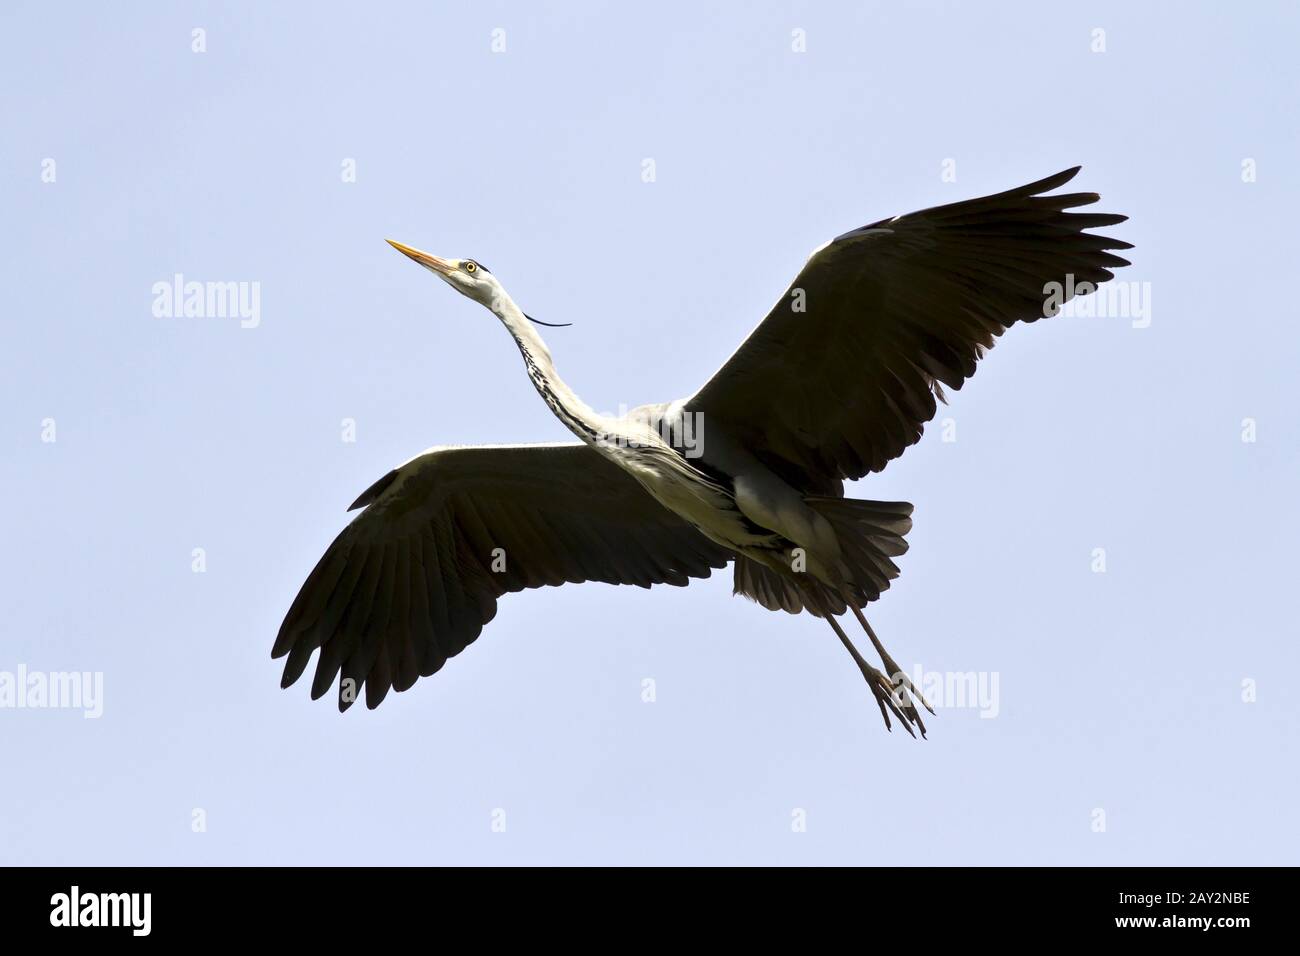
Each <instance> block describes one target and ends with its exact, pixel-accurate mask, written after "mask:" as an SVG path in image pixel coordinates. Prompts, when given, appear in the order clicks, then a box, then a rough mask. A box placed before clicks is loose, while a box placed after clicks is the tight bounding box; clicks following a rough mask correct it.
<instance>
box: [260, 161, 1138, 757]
mask: <svg viewBox="0 0 1300 956" xmlns="http://www.w3.org/2000/svg"><path fill="white" fill-rule="evenodd" d="M1078 170H1079V168H1078V167H1075V168H1073V169H1069V170H1066V171H1064V172H1061V173H1057V174H1056V175H1055V176H1049V177H1048V178H1046V179H1043V180H1040V181H1038V182H1035V183H1030V184H1029V185H1027V186H1022V187H1020V188H1018V189H1012V190H1009V191H1007V192H1003V193H998V194H996V195H992V196H985V197H983V198H981V199H973V200H969V201H967V202H959V203H954V204H951V205H946V206H938V207H935V208H932V209H925V210H922V211H920V212H914V213H911V214H909V215H905V216H896V217H894V218H892V219H882V220H880V221H879V222H874V223H872V224H870V225H868V226H863V227H862V228H860V229H854V230H852V231H850V232H846V233H844V234H843V235H841V236H838V237H836V238H835V239H832V240H831V241H830V242H828V243H826V244H825V245H823V246H822V247H820V248H819V249H817V250H816V251H815V252H813V254H812V255H811V256H810V257H809V259H808V261H807V262H806V263H805V264H804V266H803V269H802V270H801V271H800V272H799V274H798V275H797V276H796V277H795V279H794V281H793V283H791V285H790V288H789V289H788V290H787V292H786V294H784V295H782V296H781V298H780V299H779V300H778V302H777V304H776V305H775V306H773V308H772V310H771V312H769V313H768V315H767V317H766V318H764V319H763V321H762V322H760V323H759V325H758V327H757V328H756V329H755V330H754V331H753V333H751V334H750V336H749V338H748V339H746V340H745V341H744V343H743V344H742V345H741V346H740V348H739V349H738V350H737V351H736V353H735V354H734V355H732V356H731V358H729V359H727V361H726V362H725V363H724V364H723V366H722V368H720V369H719V370H718V372H717V373H716V374H715V375H714V376H713V377H712V378H711V379H709V381H707V382H706V383H705V384H704V385H703V387H702V388H700V389H699V391H697V392H696V393H695V394H694V395H691V396H690V397H689V398H685V399H680V400H678V401H674V402H667V403H664V404H659V405H647V406H643V407H641V408H638V409H634V410H633V411H632V412H630V413H629V414H627V415H625V416H622V417H611V416H606V415H602V414H599V413H597V412H595V411H594V410H592V408H591V407H590V406H588V405H587V404H585V403H584V402H583V401H582V400H581V399H580V398H579V397H578V396H577V395H576V394H574V392H573V390H572V389H570V388H569V386H568V385H567V384H565V382H564V380H563V379H562V378H560V376H559V375H558V374H557V372H556V370H555V364H554V362H553V361H552V360H551V353H550V350H549V349H548V348H547V347H546V343H545V342H543V341H542V337H541V335H540V334H539V333H538V332H537V330H536V329H535V328H534V323H535V320H532V319H531V318H530V317H529V316H528V315H526V314H525V313H524V312H523V310H522V309H520V307H519V306H518V305H517V304H516V303H515V301H514V299H512V298H511V297H510V295H509V294H508V293H507V292H506V290H505V288H504V287H503V286H502V284H501V282H500V281H499V280H498V279H497V278H496V277H495V276H494V275H493V274H492V273H491V272H489V271H488V269H487V268H486V267H485V266H483V265H482V264H481V263H479V262H476V261H474V260H472V259H442V258H439V257H438V256H434V255H430V254H428V253H426V252H421V251H420V250H418V249H413V248H411V247H409V246H405V245H402V244H401V243H398V242H392V240H389V241H390V243H391V244H392V245H393V247H394V248H396V249H397V250H398V251H399V252H401V253H403V254H404V255H406V256H408V257H409V258H411V259H412V260H414V261H415V262H417V263H418V264H420V265H421V266H423V267H424V268H426V269H428V270H429V271H430V272H432V273H433V274H434V275H436V276H438V277H439V278H440V279H442V280H443V281H444V282H446V283H447V284H448V285H449V286H451V287H452V288H453V289H455V290H456V291H457V292H459V293H461V294H462V295H465V296H468V297H469V298H471V299H473V300H474V301H476V302H478V303H480V304H482V305H484V306H486V307H487V308H488V309H489V310H490V311H491V312H492V313H493V314H494V315H496V317H497V318H498V319H500V320H501V323H502V324H503V325H504V326H505V328H506V330H507V331H508V332H509V333H510V335H511V336H512V337H513V339H514V341H515V344H516V345H517V346H518V347H519V352H520V355H521V356H522V357H523V361H524V367H525V369H526V370H527V372H528V377H529V378H530V379H531V380H532V383H533V385H534V386H535V387H536V389H537V392H538V394H540V395H541V397H542V400H543V401H544V402H546V404H547V406H548V407H549V408H550V409H551V411H552V412H554V413H555V416H556V417H557V418H559V419H560V421H561V422H563V423H564V425H565V427H566V428H568V429H569V430H570V431H571V432H573V434H574V435H576V436H577V438H578V439H579V440H578V441H577V442H569V443H567V444H542V445H482V446H469V447H435V448H430V449H429V450H428V451H425V452H422V453H421V454H419V455H416V456H415V457H414V458H412V459H411V460H410V461H408V462H406V463H405V464H402V465H399V466H398V467H396V468H394V469H393V470H391V471H390V472H388V474H386V475H384V476H383V477H382V478H380V479H379V480H378V481H377V482H375V483H374V484H373V485H371V486H370V487H369V488H367V489H366V490H365V491H364V492H363V493H362V494H361V496H360V497H359V498H357V500H356V501H355V502H353V504H352V506H351V508H349V510H354V509H357V508H364V509H365V510H364V511H362V512H361V514H360V515H358V516H357V517H356V519H355V520H353V521H352V523H351V524H349V525H348V526H347V527H346V528H344V529H343V531H342V532H341V533H340V534H339V536H338V537H337V538H336V539H335V540H334V542H333V544H331V545H330V547H329V549H328V550H327V551H326V552H325V554H324V556H323V557H322V558H321V559H320V561H319V563H317V565H316V567H315V569H314V570H313V571H312V572H311V574H310V575H309V576H308V578H307V580H306V582H305V583H304V584H303V586H302V588H301V590H300V591H299V592H298V596H297V598H296V599H295V600H294V602H293V604H292V606H291V607H290V608H289V611H288V614H287V615H286V616H285V619H284V623H283V625H282V626H281V628H280V632H279V635H278V637H277V638H276V641H275V646H274V648H273V651H272V656H273V657H276V658H279V657H282V656H285V655H288V659H287V661H286V662H285V666H284V676H283V680H282V681H281V685H282V686H284V687H288V686H289V685H290V684H292V683H294V682H295V681H296V680H297V679H298V678H299V677H300V676H301V675H302V674H303V672H304V670H305V669H306V667H307V664H308V662H309V660H310V658H311V656H312V654H313V652H315V651H317V650H319V652H320V653H319V657H318V659H317V662H316V670H315V676H314V677H313V679H312V685H311V696H312V698H313V699H315V698H318V697H321V696H322V695H324V694H325V693H326V692H327V691H328V690H329V689H330V687H331V686H333V684H334V682H335V679H336V678H340V675H341V678H340V679H339V689H338V704H339V709H340V710H346V709H347V708H348V707H349V706H350V705H351V704H352V703H353V702H354V701H355V700H357V699H358V697H359V694H360V691H361V689H362V688H363V687H364V691H365V698H366V704H367V706H369V707H371V708H373V707H376V706H378V705H379V703H380V702H381V701H382V700H383V699H384V697H385V696H386V695H387V694H388V691H389V690H390V689H392V690H397V691H404V690H406V689H408V688H409V687H411V685H413V684H414V683H415V682H416V680H417V679H419V678H420V677H428V676H430V675H431V674H433V673H435V672H436V671H437V670H438V669H439V668H441V667H442V666H443V664H444V663H446V661H447V659H448V658H451V657H454V656H456V655H457V654H459V653H460V652H461V651H462V650H464V649H465V647H466V646H467V645H469V644H470V643H472V642H473V641H474V639H475V638H477V637H478V636H479V633H480V632H481V631H482V629H483V627H484V625H486V624H487V623H488V622H489V621H490V620H491V619H492V617H493V616H494V615H495V613H496V607H497V600H498V599H499V598H500V597H501V596H502V595H504V594H506V593H507V592H510V591H520V590H523V589H524V588H536V587H542V586H546V585H552V586H553V585H560V584H565V583H577V582H580V581H604V582H606V583H608V584H635V585H638V586H640V587H646V588H648V587H650V586H651V585H653V584H673V585H678V586H681V585H685V584H688V583H689V582H690V580H691V579H692V578H704V577H708V576H709V574H710V572H711V571H712V570H713V569H715V568H717V569H720V568H724V567H726V565H728V564H732V565H733V566H734V572H733V574H734V592H735V593H736V594H742V595H744V596H745V597H747V598H750V599H752V600H754V601H756V602H758V603H759V604H761V605H762V606H763V607H765V608H767V609H769V610H773V611H775V610H783V611H787V612H789V613H791V614H797V613H799V612H802V611H806V612H808V613H809V614H812V615H813V616H815V617H820V618H824V619H825V620H826V622H827V624H829V626H830V627H831V629H832V630H834V632H835V635H836V636H837V637H838V638H839V640H840V641H841V642H842V643H843V645H844V646H845V648H847V650H848V652H849V654H851V655H852V657H853V660H854V662H855V663H856V664H857V666H858V668H859V669H860V670H861V672H862V675H863V677H865V678H866V682H867V685H868V686H869V687H870V689H871V693H872V694H873V695H874V697H875V700H876V702H877V704H878V705H879V707H880V713H881V715H882V717H883V718H884V722H885V726H886V727H887V728H888V727H890V715H891V714H892V715H893V716H894V717H895V718H896V719H897V720H898V721H899V722H900V723H901V724H902V726H903V727H904V728H905V729H906V730H907V731H908V732H909V733H912V734H913V736H915V734H914V732H913V726H915V727H916V729H917V730H919V731H920V732H921V733H922V734H924V733H925V725H924V724H923V723H922V721H921V717H920V713H919V710H918V708H917V702H920V703H921V704H923V705H924V706H926V707H927V708H928V707H929V705H928V703H926V702H925V701H924V699H923V698H922V697H921V695H920V694H919V693H918V692H917V690H916V688H915V687H914V686H912V685H911V683H910V682H909V681H908V679H907V677H906V675H905V674H904V673H903V672H902V670H901V669H900V668H899V667H898V665H897V664H896V663H895V662H894V660H893V658H891V657H890V655H889V654H888V652H887V651H886V650H885V648H884V646H883V645H882V644H881V642H880V640H879V638H878V637H877V636H876V634H875V632H874V631H873V630H872V628H871V626H870V624H869V623H868V622H867V619H866V616H865V615H864V613H863V608H865V607H866V605H867V604H868V603H869V602H871V601H874V600H875V599H877V598H878V597H880V595H881V593H882V592H883V591H884V590H885V589H886V588H888V587H889V583H890V581H892V580H893V579H894V578H895V577H897V576H898V567H897V565H896V564H895V563H894V559H895V558H897V557H898V556H899V555H901V554H903V552H904V551H906V550H907V542H906V541H905V540H904V538H905V535H906V534H907V532H908V531H909V530H910V529H911V525H912V520H911V513H912V506H911V505H910V504H908V503H906V502H901V501H864V500H857V499H852V498H845V497H844V485H843V483H844V482H845V481H851V480H853V479H857V478H861V477H863V476H864V475H867V474H870V473H872V472H878V471H880V470H882V469H883V468H884V467H885V466H886V465H887V464H888V463H889V462H890V461H891V460H892V459H894V458H896V457H898V456H899V455H900V454H902V452H903V451H904V450H905V449H906V448H907V447H908V446H910V445H913V444H915V443H916V442H917V441H918V440H919V439H920V437H921V432H922V428H923V426H924V424H925V423H926V422H928V421H930V419H931V418H933V417H934V414H935V410H936V401H945V400H946V399H945V396H944V393H943V388H944V387H945V386H946V387H948V388H952V389H959V388H961V386H962V383H963V382H965V381H966V379H968V378H969V377H970V376H971V375H973V374H974V372H975V365H976V362H977V361H978V359H979V358H980V357H981V356H983V354H984V352H985V351H986V350H987V349H989V348H990V347H992V345H993V342H994V339H995V338H996V337H997V336H999V335H1001V334H1002V333H1003V332H1004V331H1005V330H1006V329H1008V328H1010V327H1011V326H1012V325H1013V324H1015V323H1016V322H1033V321H1035V320H1036V319H1039V318H1041V317H1044V316H1047V315H1053V314H1055V312H1056V311H1058V309H1059V305H1060V302H1061V301H1064V298H1066V297H1068V296H1069V295H1072V294H1075V293H1078V294H1084V293H1087V292H1090V291H1092V290H1094V289H1095V288H1096V285H1097V283H1100V282H1104V281H1105V280H1107V279H1110V278H1111V277H1112V273H1111V271H1110V270H1111V269H1113V268H1116V267H1118V266H1125V265H1128V262H1127V261H1126V260H1125V259H1122V258H1120V257H1119V256H1117V255H1114V254H1113V253H1112V252H1110V251H1108V250H1112V249H1128V248H1131V245H1130V244H1129V243H1126V242H1121V241H1119V240H1116V239H1110V238H1107V237H1105V236H1101V235H1097V234H1095V233H1092V232H1088V231H1087V230H1089V229H1092V228H1095V227H1099V226H1110V225H1114V224H1116V223H1120V222H1123V221H1124V219H1125V218H1126V217H1124V216H1118V215H1105V214H1099V213H1072V212H1067V211H1066V210H1068V209H1072V208H1075V207H1079V206H1085V205H1088V204H1090V203H1093V202H1096V201H1097V199H1098V198H1099V197H1098V196H1097V194H1096V193H1063V194H1056V195H1045V194H1046V193H1049V192H1050V191H1052V190H1054V189H1057V188H1058V187H1060V186H1063V185H1064V184H1065V183H1067V182H1069V181H1070V180H1071V179H1073V178H1074V176H1075V174H1076V173H1077V172H1078ZM1052 283H1059V284H1060V285H1059V286H1058V288H1062V287H1063V288H1064V290H1065V294H1064V296H1062V295H1060V294H1059V293H1058V294H1056V296H1055V299H1053V298H1052V296H1049V295H1048V289H1049V288H1051V284H1052ZM537 324H545V323H537ZM846 611H847V612H850V613H851V615H852V616H853V617H854V618H856V620H857V623H858V624H859V625H860V626H861V628H862V629H863V630H864V631H865V632H866V635H867V637H868V638H869V639H870V641H871V644H872V645H873V646H874V649H875V652H876V654H877V655H879V657H880V660H881V663H882V664H883V666H884V670H883V671H882V670H880V669H878V668H876V667H874V666H873V665H872V664H871V663H869V662H868V661H867V660H866V659H865V658H864V657H863V656H862V654H861V653H859V651H858V649H857V648H856V647H855V646H854V644H853V642H852V641H851V640H850V639H849V636H848V634H846V633H845V630H844V628H843V627H842V626H841V625H840V622H839V620H838V618H839V617H840V616H841V615H843V614H845V613H846ZM931 713H933V711H932V710H931Z"/></svg>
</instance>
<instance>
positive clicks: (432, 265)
mask: <svg viewBox="0 0 1300 956" xmlns="http://www.w3.org/2000/svg"><path fill="white" fill-rule="evenodd" d="M384 241H385V242H387V243H388V244H389V245H390V246H392V247H393V248H394V249H396V250H397V251H398V252H400V253H401V254H402V255H404V256H407V257H408V258H410V259H414V260H415V261H416V262H418V263H419V264H420V265H422V266H425V267H426V268H429V269H432V270H433V271H434V272H439V273H441V274H442V275H451V274H452V273H453V272H455V271H456V265H455V263H452V262H448V261H447V260H446V259H440V258H438V257H437V256H434V255H430V254H429V253H427V252H421V251H420V250H419V249H413V248H411V247H410V246H407V245H403V244H402V243H400V242H394V241H393V240H392V239H385V240H384Z"/></svg>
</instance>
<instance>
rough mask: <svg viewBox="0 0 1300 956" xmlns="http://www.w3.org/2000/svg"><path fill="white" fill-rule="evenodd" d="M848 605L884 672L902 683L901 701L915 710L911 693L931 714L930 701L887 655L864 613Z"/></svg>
mask: <svg viewBox="0 0 1300 956" xmlns="http://www.w3.org/2000/svg"><path fill="white" fill-rule="evenodd" d="M849 607H850V608H851V609H852V610H853V614H854V616H855V617H856V618H857V619H858V623H859V624H861V625H862V629H863V630H864V631H866V632H867V637H869V638H871V643H872V645H873V646H874V647H875V648H876V653H877V654H879V655H880V662H881V663H882V664H884V665H885V673H886V674H888V675H889V676H890V678H891V679H892V680H893V681H894V683H896V684H900V685H902V687H903V692H902V695H901V697H902V701H901V702H902V703H905V704H906V705H907V706H911V707H912V709H913V710H915V709H916V708H915V706H913V705H912V704H911V701H910V699H909V698H908V696H907V695H908V694H911V695H912V696H913V697H915V698H916V699H917V700H919V701H920V702H921V705H922V706H923V707H925V709H926V710H928V711H929V712H930V713H931V714H933V713H934V708H933V707H931V706H930V702H929V701H928V700H926V699H925V696H924V695H923V694H922V693H921V692H920V691H919V690H917V689H916V685H915V684H913V683H912V679H911V678H910V677H908V676H907V673H906V672H905V671H904V670H903V669H902V668H901V667H899V666H898V664H897V663H896V662H895V661H894V659H893V658H892V657H890V656H889V651H887V650H885V645H884V644H882V643H880V638H878V637H876V632H875V631H874V630H872V627H871V625H870V624H868V623H867V618H866V615H865V614H863V613H862V610H861V609H860V608H858V607H856V606H854V605H852V604H850V605H849ZM917 723H918V724H919V723H920V721H919V720H918V721H917ZM924 735H925V734H924V728H922V736H924Z"/></svg>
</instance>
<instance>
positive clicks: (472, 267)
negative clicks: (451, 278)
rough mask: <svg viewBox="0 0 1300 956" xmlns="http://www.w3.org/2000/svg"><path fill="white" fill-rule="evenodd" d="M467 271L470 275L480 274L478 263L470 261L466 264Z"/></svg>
mask: <svg viewBox="0 0 1300 956" xmlns="http://www.w3.org/2000/svg"><path fill="white" fill-rule="evenodd" d="M465 271H466V272H469V273H474V272H478V263H477V262H475V261H474V260H473V259H470V260H469V261H467V262H466V263H465Z"/></svg>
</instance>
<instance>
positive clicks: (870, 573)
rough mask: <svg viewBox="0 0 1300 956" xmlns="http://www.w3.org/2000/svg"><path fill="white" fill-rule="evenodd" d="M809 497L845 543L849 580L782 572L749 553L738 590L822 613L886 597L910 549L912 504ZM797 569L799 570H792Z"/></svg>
mask: <svg viewBox="0 0 1300 956" xmlns="http://www.w3.org/2000/svg"><path fill="white" fill-rule="evenodd" d="M804 501H806V502H807V503H808V506H809V507H810V508H812V509H813V510H814V511H816V512H817V513H818V514H819V515H821V516H822V517H823V518H825V519H826V520H827V521H829V522H830V524H831V527H832V528H834V529H835V537H836V539H837V540H838V541H839V544H840V552H841V555H840V556H841V561H840V562H839V564H840V565H841V573H842V575H843V581H842V582H839V583H837V584H835V585H832V584H830V583H828V582H826V581H819V580H818V579H817V578H815V577H813V576H812V575H811V574H798V573H794V574H782V573H780V572H779V570H773V569H771V568H768V567H765V566H764V565H762V564H760V563H758V562H757V561H754V560H751V559H750V558H746V557H744V556H743V555H741V556H738V557H737V558H736V570H735V584H734V587H733V593H735V594H743V595H744V596H745V597H747V598H749V599H750V600H751V601H757V602H758V603H759V604H761V605H762V606H763V607H765V608H767V609H768V610H769V611H788V612H789V613H791V614H798V613H800V612H801V611H808V613H810V614H813V615H815V616H816V617H823V616H825V614H826V612H827V610H829V613H831V614H843V613H844V612H845V610H847V609H848V608H849V607H865V606H866V605H867V604H868V603H869V602H871V601H874V600H876V598H878V597H880V595H881V592H883V591H884V590H885V589H886V588H888V587H889V582H891V581H892V580H894V578H896V577H898V573H899V572H898V565H896V564H894V561H893V559H894V558H896V557H898V556H899V555H901V554H903V553H904V552H906V551H907V541H906V539H905V537H904V536H905V535H906V534H907V532H908V531H910V530H911V529H912V517H911V515H912V506H911V505H910V504H909V503H908V502H906V501H862V500H858V499H854V498H821V497H808V498H805V499H804ZM792 570H793V569H792Z"/></svg>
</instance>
